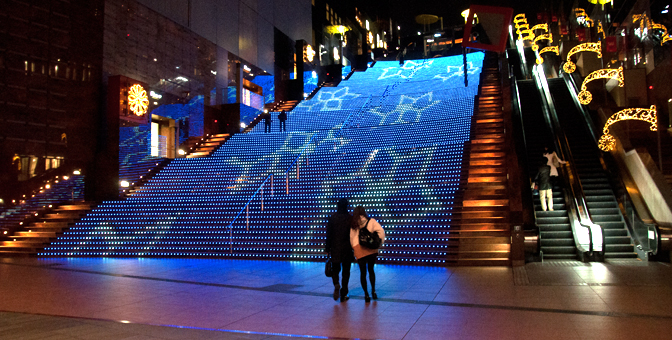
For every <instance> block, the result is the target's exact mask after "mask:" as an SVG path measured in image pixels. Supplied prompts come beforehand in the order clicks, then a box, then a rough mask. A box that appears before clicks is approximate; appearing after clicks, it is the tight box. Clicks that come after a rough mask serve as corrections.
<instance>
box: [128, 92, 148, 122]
mask: <svg viewBox="0 0 672 340" xmlns="http://www.w3.org/2000/svg"><path fill="white" fill-rule="evenodd" d="M148 107H149V98H147V91H145V89H143V88H142V86H140V85H139V84H135V85H133V86H131V88H130V89H129V90H128V108H129V109H130V110H131V112H133V113H134V114H135V115H136V116H138V117H139V116H142V115H144V114H145V113H147V108H148Z"/></svg>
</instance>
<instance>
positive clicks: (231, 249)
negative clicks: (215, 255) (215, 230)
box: [229, 223, 233, 254]
mask: <svg viewBox="0 0 672 340" xmlns="http://www.w3.org/2000/svg"><path fill="white" fill-rule="evenodd" d="M229 254H233V223H232V224H231V226H230V227H229Z"/></svg>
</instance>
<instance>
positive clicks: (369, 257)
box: [350, 205, 385, 302]
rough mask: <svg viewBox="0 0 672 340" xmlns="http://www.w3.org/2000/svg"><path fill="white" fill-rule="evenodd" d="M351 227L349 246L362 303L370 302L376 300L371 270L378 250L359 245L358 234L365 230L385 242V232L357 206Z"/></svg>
mask: <svg viewBox="0 0 672 340" xmlns="http://www.w3.org/2000/svg"><path fill="white" fill-rule="evenodd" d="M352 215H353V216H352V226H351V228H350V244H351V245H352V249H353V250H354V252H355V258H357V264H358V265H359V281H360V283H361V284H362V290H364V301H366V302H371V296H373V299H374V300H376V299H378V295H377V294H376V273H375V271H374V270H373V266H374V265H375V264H376V258H377V257H378V249H369V248H365V247H364V246H362V245H360V244H359V233H360V231H361V230H362V229H364V228H366V229H367V230H368V231H369V232H371V233H374V232H375V233H378V236H379V237H380V240H381V245H382V242H385V230H383V227H382V226H381V225H380V223H378V221H376V220H375V219H373V218H370V217H369V215H367V214H366V211H365V210H364V207H362V206H361V205H360V206H357V207H356V208H355V210H354V212H353V213H352ZM367 271H368V273H369V281H371V296H369V291H368V289H367V287H366V273H367Z"/></svg>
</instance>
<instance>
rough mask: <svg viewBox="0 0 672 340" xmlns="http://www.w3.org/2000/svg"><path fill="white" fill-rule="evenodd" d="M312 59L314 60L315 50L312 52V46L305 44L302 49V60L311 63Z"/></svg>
mask: <svg viewBox="0 0 672 340" xmlns="http://www.w3.org/2000/svg"><path fill="white" fill-rule="evenodd" d="M313 59H315V50H313V47H312V46H310V45H309V44H306V45H305V46H304V47H303V60H305V61H307V62H309V63H312V62H313Z"/></svg>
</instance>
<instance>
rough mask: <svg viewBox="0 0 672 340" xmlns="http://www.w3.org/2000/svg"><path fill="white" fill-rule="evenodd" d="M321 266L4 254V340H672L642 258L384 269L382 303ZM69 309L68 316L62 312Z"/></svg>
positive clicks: (665, 289) (667, 271) (664, 283)
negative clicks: (339, 284)
mask: <svg viewBox="0 0 672 340" xmlns="http://www.w3.org/2000/svg"><path fill="white" fill-rule="evenodd" d="M322 270H323V266H322V264H320V263H307V262H273V261H238V260H200V259H1V260H0V287H2V288H1V290H0V294H2V296H1V298H0V312H2V313H0V334H2V338H3V339H27V338H31V339H32V338H35V339H44V338H49V339H100V338H101V334H105V335H106V337H107V338H114V339H148V338H150V339H151V338H157V339H158V338H161V339H186V338H193V339H207V338H217V339H222V338H224V339H282V338H287V337H308V338H363V339H450V338H455V339H478V338H482V339H491V338H497V339H508V338H511V339H513V338H516V339H520V338H523V339H525V338H535V339H545V338H547V339H631V338H635V337H637V338H641V337H644V338H666V337H667V336H669V329H670V327H671V326H672V308H670V306H671V305H672V268H671V267H670V265H669V264H665V263H645V262H640V261H636V260H620V261H610V262H609V263H607V264H598V263H592V264H583V263H580V262H575V261H562V262H545V263H543V264H542V263H534V264H528V265H526V266H525V267H519V268H515V269H512V268H506V267H488V268H475V267H458V268H436V267H410V266H394V265H378V266H377V269H376V275H377V282H376V288H377V292H378V295H379V297H380V298H379V300H378V301H374V302H372V303H368V304H367V303H365V302H364V300H363V296H362V295H363V292H362V289H361V287H360V286H359V275H358V274H359V270H358V268H357V267H356V266H353V268H352V273H353V275H352V277H351V280H350V292H351V297H352V298H351V299H350V301H347V302H345V303H339V302H335V301H333V300H332V298H331V293H332V291H333V289H332V285H331V282H330V279H327V278H326V277H324V274H323V271H322ZM62 317H67V318H62Z"/></svg>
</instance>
